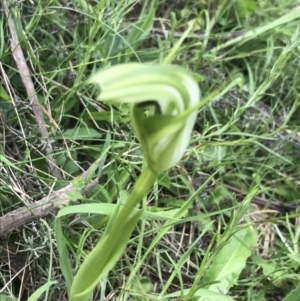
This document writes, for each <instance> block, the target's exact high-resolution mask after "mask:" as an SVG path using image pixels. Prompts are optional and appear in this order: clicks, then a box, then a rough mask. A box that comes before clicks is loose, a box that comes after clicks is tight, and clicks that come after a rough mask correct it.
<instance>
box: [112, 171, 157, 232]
mask: <svg viewBox="0 0 300 301" xmlns="http://www.w3.org/2000/svg"><path fill="white" fill-rule="evenodd" d="M156 178H157V174H156V173H154V172H153V171H152V170H151V169H150V168H149V167H146V168H145V169H144V170H143V171H142V174H141V175H140V177H139V178H138V180H137V182H136V183H135V185H134V187H133V190H132V192H131V194H130V195H129V197H128V199H127V201H126V203H125V204H124V206H123V207H121V208H122V209H121V211H120V213H119V215H118V216H117V219H116V221H115V223H114V225H113V226H112V229H111V231H110V232H109V234H112V236H113V235H114V234H115V233H116V232H118V231H119V230H120V229H119V228H120V227H118V225H121V224H122V223H124V221H125V220H127V218H128V217H129V216H130V215H131V214H132V212H133V209H134V208H135V207H136V205H137V204H138V203H139V202H140V201H141V200H142V199H143V198H144V197H145V196H146V195H147V193H148V192H149V191H150V190H151V188H152V187H153V184H154V182H155V180H156ZM119 221H120V222H119Z"/></svg>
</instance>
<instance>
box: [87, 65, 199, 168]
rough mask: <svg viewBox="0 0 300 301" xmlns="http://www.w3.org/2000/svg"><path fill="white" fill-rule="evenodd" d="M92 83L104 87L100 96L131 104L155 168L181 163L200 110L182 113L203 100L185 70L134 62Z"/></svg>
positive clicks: (137, 131) (134, 122) (135, 125)
mask: <svg viewBox="0 0 300 301" xmlns="http://www.w3.org/2000/svg"><path fill="white" fill-rule="evenodd" d="M88 83H93V84H99V85H100V88H101V93H100V95H99V97H98V100H101V101H103V102H106V103H109V104H119V103H129V104H131V108H130V112H131V120H132V126H133V129H134V131H135V134H136V136H137V138H138V140H139V141H140V143H141V147H142V151H143V154H144V157H145V159H146V161H147V163H148V166H149V168H150V169H151V170H152V171H153V172H155V173H156V174H159V173H161V172H163V171H165V170H168V169H169V168H171V167H173V166H174V165H176V164H177V163H178V161H179V160H180V159H181V157H182V156H183V154H184V152H185V151H186V148H187V146H188V144H189V140H190V136H191V132H192V130H193V127H194V124H195V121H196V117H197V111H192V112H191V113H190V114H189V115H188V116H186V114H184V113H185V112H186V111H188V110H190V109H191V108H193V107H195V106H196V105H197V104H198V103H199V101H200V90H199V87H198V84H197V82H196V81H195V80H194V79H193V78H192V77H191V76H190V75H189V73H188V72H187V71H185V70H183V69H182V68H180V67H177V66H173V65H145V64H139V63H130V64H124V65H118V66H114V67H112V68H110V69H107V70H104V71H100V72H99V73H96V74H95V75H93V76H92V77H91V78H90V79H89V81H88ZM147 108H150V110H149V111H148V113H147V112H146V109H147ZM151 109H152V110H151Z"/></svg>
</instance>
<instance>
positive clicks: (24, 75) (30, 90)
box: [3, 1, 61, 178]
mask: <svg viewBox="0 0 300 301" xmlns="http://www.w3.org/2000/svg"><path fill="white" fill-rule="evenodd" d="M3 6H4V11H5V15H6V17H7V22H8V27H9V31H10V34H11V39H10V46H11V51H12V55H13V58H14V60H15V62H16V65H17V68H18V70H19V72H20V76H21V79H22V82H23V85H24V86H25V89H26V93H27V96H28V98H29V100H30V103H31V104H32V110H33V113H34V116H35V118H36V121H37V123H38V127H39V130H40V132H41V136H42V138H43V139H45V140H46V141H47V139H48V137H49V134H48V130H47V125H46V123H45V119H44V115H43V110H42V108H41V106H40V104H39V101H38V98H37V96H36V92H35V89H34V85H33V82H32V79H31V75H30V70H29V68H28V66H27V63H26V60H25V57H24V54H23V51H22V49H21V47H20V41H19V38H18V35H17V32H16V27H15V24H14V21H13V19H12V18H11V15H10V12H9V9H8V5H7V2H6V1H3ZM45 151H46V154H47V156H48V157H47V160H48V164H49V171H50V173H51V175H53V176H54V177H56V178H61V174H60V171H59V168H58V167H57V165H56V162H55V158H54V157H53V156H52V152H53V149H52V146H51V144H48V143H47V147H46V149H45Z"/></svg>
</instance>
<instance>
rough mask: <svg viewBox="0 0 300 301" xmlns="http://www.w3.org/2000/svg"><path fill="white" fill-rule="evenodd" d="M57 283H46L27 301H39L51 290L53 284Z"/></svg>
mask: <svg viewBox="0 0 300 301" xmlns="http://www.w3.org/2000/svg"><path fill="white" fill-rule="evenodd" d="M56 283H57V281H50V282H47V283H45V284H44V285H43V286H41V287H40V288H38V289H37V290H36V291H35V292H34V293H33V294H32V295H31V296H30V297H29V298H28V300H27V301H37V300H38V299H39V298H40V297H41V296H42V294H43V293H44V292H45V291H46V290H47V289H49V287H50V286H51V285H53V284H56Z"/></svg>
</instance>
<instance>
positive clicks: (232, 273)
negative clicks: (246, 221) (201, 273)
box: [198, 226, 257, 301]
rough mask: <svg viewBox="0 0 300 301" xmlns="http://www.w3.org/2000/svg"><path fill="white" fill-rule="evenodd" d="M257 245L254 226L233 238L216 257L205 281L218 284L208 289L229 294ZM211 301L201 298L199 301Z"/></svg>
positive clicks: (242, 230) (244, 229)
mask: <svg viewBox="0 0 300 301" xmlns="http://www.w3.org/2000/svg"><path fill="white" fill-rule="evenodd" d="M256 243H257V232H256V229H255V228H254V227H253V226H249V227H246V228H243V229H241V230H240V231H238V232H237V233H235V235H234V236H232V237H231V239H230V240H229V242H228V244H226V245H225V246H224V247H223V248H222V249H221V251H220V252H219V253H218V254H217V255H216V257H215V259H214V261H213V263H212V264H211V266H210V268H209V269H208V271H207V274H206V276H205V281H207V282H215V281H217V282H218V283H216V284H212V285H210V286H209V287H208V288H207V289H208V290H209V291H212V292H222V293H223V294H227V292H228V291H229V289H230V288H231V287H232V286H233V285H235V284H236V282H237V280H238V278H239V275H240V273H241V271H242V270H243V268H244V267H245V265H246V260H247V258H248V257H249V256H250V255H251V251H252V249H253V248H254V247H255V245H256ZM206 300H210V299H208V298H205V297H203V298H200V299H198V301H206Z"/></svg>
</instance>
